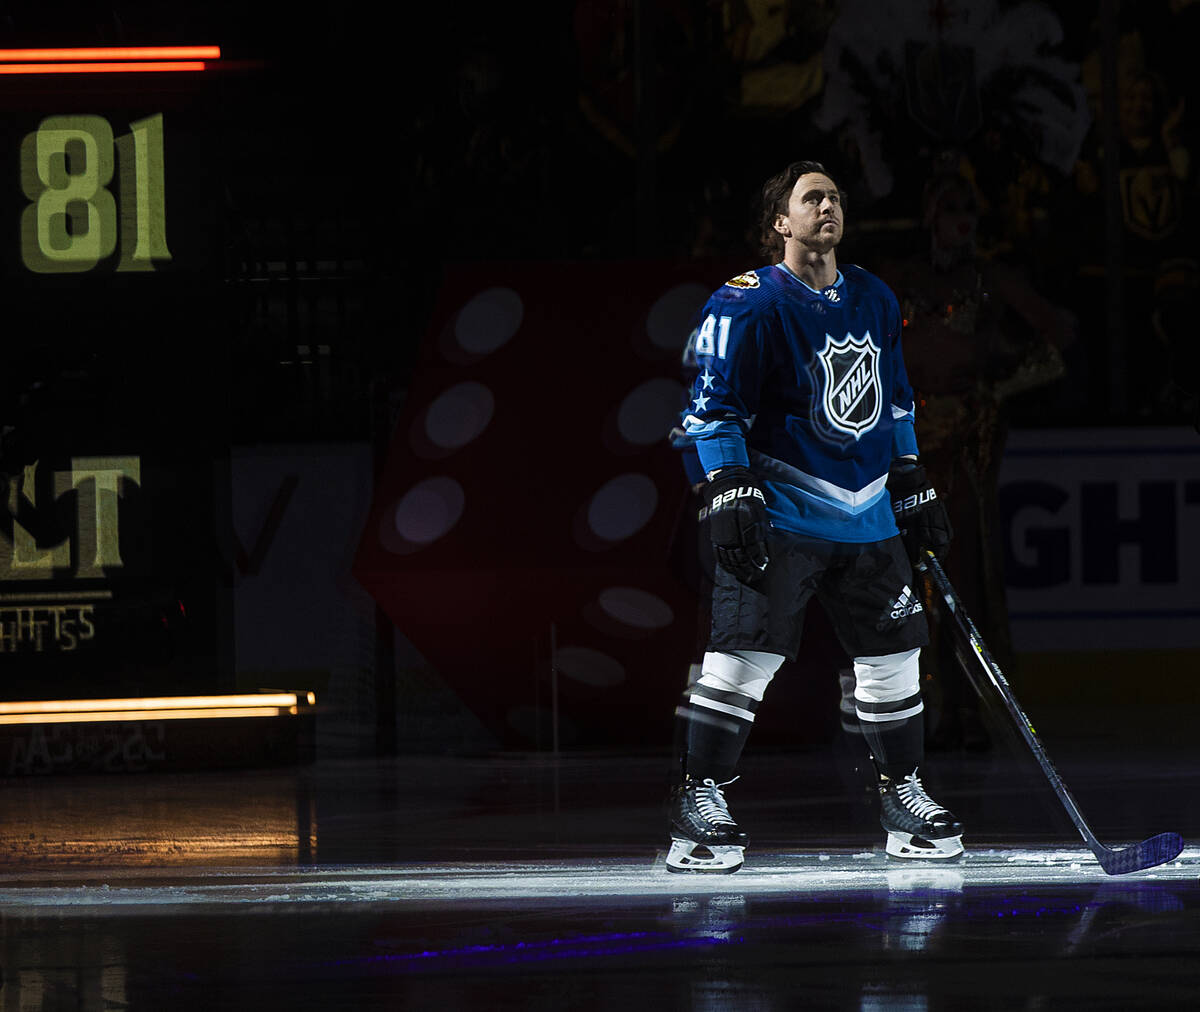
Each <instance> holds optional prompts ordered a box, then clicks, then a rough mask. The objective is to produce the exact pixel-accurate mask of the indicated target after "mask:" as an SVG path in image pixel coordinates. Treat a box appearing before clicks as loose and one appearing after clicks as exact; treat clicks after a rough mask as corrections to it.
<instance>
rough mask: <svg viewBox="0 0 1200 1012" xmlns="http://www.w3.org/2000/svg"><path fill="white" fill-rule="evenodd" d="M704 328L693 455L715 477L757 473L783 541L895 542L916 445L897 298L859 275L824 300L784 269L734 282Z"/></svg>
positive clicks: (708, 312)
mask: <svg viewBox="0 0 1200 1012" xmlns="http://www.w3.org/2000/svg"><path fill="white" fill-rule="evenodd" d="M703 317H704V319H703V322H702V323H701V325H700V328H699V330H698V332H697V333H696V335H695V345H696V361H697V365H698V367H699V369H700V372H699V375H698V376H697V377H696V380H695V383H694V385H693V387H692V401H691V403H690V405H689V406H688V408H687V410H686V411H685V412H684V414H683V426H682V428H683V432H684V437H683V439H682V440H681V443H682V444H683V445H687V444H694V446H695V449H696V451H697V453H698V454H699V457H700V462H701V463H702V464H703V466H704V469H705V471H707V472H710V473H711V472H712V471H715V470H717V469H718V468H721V467H728V466H730V465H734V464H740V465H746V466H749V467H750V468H751V470H752V471H754V472H755V474H757V475H758V477H759V478H760V479H761V480H762V481H763V483H764V488H765V490H766V493H767V512H768V516H769V518H770V521H771V524H772V525H773V526H775V527H778V528H781V529H783V530H788V531H794V532H796V533H799V534H805V535H809V536H812V537H816V538H821V539H824V540H829V541H844V542H868V541H881V540H883V539H885V538H888V537H891V536H892V535H894V534H895V533H896V522H895V519H894V518H893V516H892V509H891V502H890V500H889V497H888V495H887V490H886V487H885V485H886V482H887V475H888V469H889V467H890V465H891V462H892V460H893V459H894V458H895V457H898V456H901V455H904V454H916V452H917V442H916V436H915V433H914V429H913V422H914V404H913V392H912V387H911V386H910V385H909V382H908V375H907V373H906V371H905V368H904V360H903V357H902V355H901V351H900V332H901V328H902V320H901V317H900V307H899V305H898V304H897V302H896V297H895V295H893V294H892V292H891V290H890V289H889V288H888V287H887V286H886V285H885V284H884V283H883V282H882V281H880V280H879V279H878V278H876V277H875V276H874V275H873V274H870V273H868V272H867V271H865V270H863V269H862V268H861V267H856V266H853V265H850V264H847V265H845V266H843V267H842V268H841V269H840V271H839V272H838V277H837V280H836V282H835V283H834V284H833V285H830V286H829V287H828V288H825V289H823V290H821V291H816V290H815V289H812V288H810V287H809V286H808V285H806V284H805V283H804V282H803V281H801V280H800V279H799V278H798V277H796V276H795V275H794V274H793V273H792V272H791V271H790V270H788V269H787V267H785V266H784V265H782V264H777V265H775V266H772V267H763V268H759V269H758V270H755V271H750V272H748V273H746V274H742V275H739V276H738V277H736V278H733V279H732V280H730V281H728V282H726V283H725V284H724V285H723V286H722V287H721V288H719V289H718V290H717V291H716V292H715V293H714V294H713V295H712V297H711V298H710V299H709V300H708V303H707V304H706V305H705V307H704V312H703Z"/></svg>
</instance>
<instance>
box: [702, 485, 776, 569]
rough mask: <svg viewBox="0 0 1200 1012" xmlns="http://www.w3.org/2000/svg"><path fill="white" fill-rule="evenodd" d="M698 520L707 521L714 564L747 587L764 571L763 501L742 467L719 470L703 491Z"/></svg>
mask: <svg viewBox="0 0 1200 1012" xmlns="http://www.w3.org/2000/svg"><path fill="white" fill-rule="evenodd" d="M700 494H701V495H703V496H706V497H707V501H706V503H705V505H704V507H703V509H701V511H700V519H701V520H703V519H704V518H705V516H707V517H708V523H709V534H710V536H711V537H712V544H713V554H714V555H715V556H716V557H717V562H718V563H720V565H722V566H724V567H725V568H726V569H727V570H728V571H729V572H730V573H732V574H733V575H734V576H735V577H736V578H737V579H738V580H739V581H740V582H741V583H751V582H752V581H754V580H756V579H758V578H759V577H761V576H762V574H763V570H765V569H766V568H767V528H768V527H769V526H770V525H769V524H768V522H767V499H766V496H764V495H763V490H762V486H761V485H759V483H758V479H757V478H755V477H754V475H753V474H751V473H750V471H749V469H748V468H745V467H723V468H721V470H719V471H717V472H716V473H715V474H714V475H713V476H712V478H711V480H710V481H709V483H708V487H707V488H703V489H701V490H700Z"/></svg>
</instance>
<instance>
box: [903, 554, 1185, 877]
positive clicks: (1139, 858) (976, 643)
mask: <svg viewBox="0 0 1200 1012" xmlns="http://www.w3.org/2000/svg"><path fill="white" fill-rule="evenodd" d="M926 555H927V557H928V558H927V560H926V564H925V566H924V567H921V568H924V569H925V570H926V571H927V572H928V573H929V575H930V577H932V579H933V582H934V584H935V585H936V587H937V589H938V590H939V591H940V592H941V595H942V597H943V598H945V600H946V606H947V607H948V608H949V610H950V614H952V615H953V616H954V621H955V624H956V625H957V627H958V631H959V632H960V633H961V634H962V636H963V637H964V638H965V639H966V641H967V644H968V645H969V646H970V649H971V653H973V654H974V655H975V659H976V660H978V661H979V663H980V665H981V666H982V667H983V670H984V673H985V674H986V675H987V677H988V680H989V681H990V682H991V684H992V685H993V686H994V687H995V689H996V691H997V692H998V693H999V694H1000V698H1001V699H1002V700H1004V705H1005V707H1007V709H1008V712H1009V715H1010V716H1011V717H1012V719H1013V721H1014V723H1016V725H1017V730H1018V731H1020V732H1021V735H1022V737H1023V738H1024V739H1025V743H1026V744H1027V745H1028V746H1029V748H1030V750H1031V751H1032V752H1033V756H1034V758H1035V759H1037V761H1038V765H1039V766H1041V767H1042V772H1043V773H1045V774H1046V778H1047V779H1048V780H1049V781H1050V786H1051V787H1053V788H1054V793H1055V794H1057V795H1058V800H1059V801H1061V802H1062V804H1063V807H1064V808H1065V809H1066V810H1067V814H1068V815H1069V816H1070V817H1071V821H1072V822H1073V823H1075V828H1076V829H1078V830H1079V835H1080V836H1082V837H1083V842H1084V843H1086V844H1087V845H1088V849H1089V850H1091V852H1092V853H1093V854H1095V855H1096V860H1097V861H1099V862H1100V867H1101V868H1103V869H1104V870H1105V871H1106V872H1108V874H1109V875H1127V874H1128V873H1129V872H1132V871H1141V870H1143V869H1144V868H1153V867H1154V866H1155V865H1159V864H1166V863H1167V862H1168V861H1173V860H1174V859H1175V858H1176V857H1178V856H1179V852H1180V851H1182V850H1183V837H1182V836H1180V835H1179V834H1178V833H1159V834H1158V836H1152V837H1150V839H1149V840H1143V841H1142V842H1141V843H1138V844H1135V845H1134V846H1132V847H1125V848H1124V849H1123V850H1111V849H1110V848H1108V847H1106V846H1104V844H1102V843H1101V842H1100V841H1099V840H1097V839H1096V834H1095V833H1093V832H1092V830H1091V827H1089V826H1088V824H1087V822H1086V821H1085V820H1084V818H1083V815H1082V814H1081V813H1080V811H1079V806H1078V805H1077V804H1075V799H1074V798H1073V797H1071V792H1070V791H1069V790H1067V785H1066V784H1064V783H1063V781H1062V777H1060V776H1059V775H1058V770H1056V769H1055V768H1054V764H1053V763H1052V762H1051V761H1050V757H1049V756H1048V755H1046V750H1045V748H1043V747H1042V743H1041V741H1040V740H1039V738H1038V736H1037V732H1036V731H1035V730H1034V729H1033V725H1032V724H1031V723H1030V722H1029V718H1028V717H1026V716H1025V713H1024V711H1023V710H1022V709H1021V707H1020V705H1019V704H1018V703H1017V699H1016V697H1015V696H1014V695H1013V691H1012V688H1011V687H1010V686H1009V684H1008V680H1007V679H1006V678H1005V677H1004V673H1003V672H1002V671H1001V670H1000V665H999V664H997V663H996V660H995V658H994V657H992V655H991V653H990V652H989V651H988V648H987V645H986V644H985V643H984V642H983V638H982V637H981V636H980V635H979V631H978V630H977V629H976V628H975V623H974V622H972V621H971V616H970V615H968V614H967V613H966V611H965V610H964V608H963V606H962V602H961V601H960V600H959V599H958V594H956V593H955V591H954V586H953V585H952V584H951V583H950V580H949V579H948V578H947V577H946V573H945V570H943V569H942V566H941V563H939V562H938V560H937V559H936V558H935V557H934V555H933V553H932V552H926Z"/></svg>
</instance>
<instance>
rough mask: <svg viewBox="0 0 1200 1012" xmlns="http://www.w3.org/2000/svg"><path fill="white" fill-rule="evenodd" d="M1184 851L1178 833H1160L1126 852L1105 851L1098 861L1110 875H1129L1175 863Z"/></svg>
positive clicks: (1125, 850) (1098, 855) (1097, 856)
mask: <svg viewBox="0 0 1200 1012" xmlns="http://www.w3.org/2000/svg"><path fill="white" fill-rule="evenodd" d="M1182 850H1183V837H1182V836H1180V835H1179V834H1178V833H1159V834H1158V836H1152V837H1150V839H1149V840H1143V841H1142V842H1141V843H1138V844H1135V845H1134V846H1132V847H1126V848H1125V849H1124V850H1103V851H1101V852H1100V853H1098V854H1097V855H1096V860H1098V861H1099V862H1100V867H1101V868H1103V869H1104V870H1105V871H1106V872H1108V874H1110V875H1128V874H1129V873H1130V872H1134V871H1142V870H1143V869H1145V868H1153V867H1155V866H1156V865H1160V864H1166V863H1167V862H1168V861H1174V860H1175V858H1177V857H1178V856H1179V854H1180V852H1181V851H1182Z"/></svg>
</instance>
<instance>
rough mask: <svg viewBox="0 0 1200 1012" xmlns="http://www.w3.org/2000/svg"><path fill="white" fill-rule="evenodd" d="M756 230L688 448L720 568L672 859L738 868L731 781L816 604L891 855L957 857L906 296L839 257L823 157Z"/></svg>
mask: <svg viewBox="0 0 1200 1012" xmlns="http://www.w3.org/2000/svg"><path fill="white" fill-rule="evenodd" d="M762 224H763V231H762V240H763V252H764V254H766V255H768V256H769V257H770V259H771V260H772V264H771V266H768V267H761V268H759V269H757V270H754V271H749V272H747V273H745V274H741V275H738V276H737V277H735V278H732V279H731V280H730V281H728V282H726V283H725V285H724V286H722V287H721V288H720V289H718V290H717V291H716V292H715V293H714V294H713V296H712V297H711V298H710V299H709V301H708V303H707V305H706V306H705V309H704V319H703V322H702V324H701V325H700V328H699V331H698V333H697V335H696V338H695V344H696V358H697V365H698V367H699V369H700V372H699V375H698V376H697V377H696V381H695V383H694V385H693V388H692V390H693V399H692V402H691V404H690V406H689V408H688V410H687V411H686V412H685V413H684V418H683V425H682V430H683V435H682V437H681V438H680V439H679V442H680V443H681V444H682V445H684V446H689V447H694V448H695V451H696V452H697V454H698V455H699V459H700V462H701V464H702V465H703V468H704V471H705V474H706V478H707V488H705V489H702V491H701V494H702V497H703V501H704V502H705V504H706V505H705V507H704V509H703V510H702V515H703V517H704V519H706V520H707V523H708V525H709V530H710V534H711V538H712V545H713V552H714V555H715V557H716V560H717V563H718V565H717V567H716V574H715V586H714V589H713V601H712V611H713V620H712V633H711V637H710V640H709V645H708V651H707V652H706V653H705V655H704V661H703V665H702V671H701V675H700V677H699V679H698V680H697V681H695V682H694V683H693V684H692V685H690V686H689V687H688V688H687V689H686V690H685V692H684V698H683V700H682V702H681V704H680V706H679V708H678V710H677V711H676V713H677V717H678V720H679V722H680V728H679V730H680V734H679V741H680V756H679V759H680V780H679V783H678V785H677V786H676V788H675V789H674V790H673V792H672V798H671V815H670V832H671V838H672V843H671V849H670V852H669V854H668V857H667V867H668V869H669V870H671V871H701V872H729V871H736V870H737V869H738V868H740V867H741V865H742V861H743V852H744V848H745V846H746V842H747V837H746V834H744V833H743V832H742V831H741V829H740V828H739V827H738V825H737V823H736V822H735V821H734V819H733V817H732V815H731V814H730V812H729V807H728V804H727V803H726V801H725V795H724V790H723V788H724V787H725V786H727V785H728V784H729V783H730V782H732V780H733V779H734V770H735V768H736V765H737V762H738V759H739V758H740V756H741V753H742V749H743V747H744V745H745V743H746V739H747V737H748V735H749V733H750V729H751V727H752V726H753V723H754V715H755V712H756V711H757V709H758V706H759V703H760V702H761V701H762V698H763V695H764V693H765V691H766V688H767V685H768V684H769V683H770V681H771V679H772V677H774V674H775V672H776V671H777V670H778V669H779V667H780V665H781V664H782V663H783V661H784V659H785V658H790V659H795V657H796V654H797V651H798V648H799V646H800V633H801V627H802V624H803V616H804V609H805V606H806V605H807V603H808V601H809V599H810V598H811V597H813V596H814V595H815V596H816V597H817V599H818V600H819V601H820V602H821V604H822V605H823V606H824V608H825V610H826V612H827V613H828V615H829V618H830V620H831V622H832V624H833V627H834V629H835V631H836V633H837V636H838V639H839V640H840V642H841V644H842V646H843V647H844V648H845V650H846V652H847V653H848V654H849V655H850V656H851V657H852V658H853V659H854V674H855V690H854V699H855V708H856V711H857V716H858V720H859V722H860V724H861V726H862V730H863V736H864V738H865V740H866V741H867V743H868V745H869V746H870V749H871V755H872V759H873V761H874V764H875V768H876V770H877V772H878V776H879V794H880V800H881V809H882V810H881V822H882V825H883V828H884V829H885V831H886V833H887V842H886V850H887V853H888V854H889V855H891V856H893V857H898V858H932V859H947V858H953V857H957V856H958V855H959V854H961V853H962V843H961V836H962V825H961V824H960V823H959V822H958V820H957V819H955V817H954V816H953V815H952V814H951V813H950V812H949V811H947V810H946V809H945V808H944V807H943V806H941V805H940V804H938V803H937V802H935V801H934V800H933V799H932V798H930V797H929V795H928V794H927V793H926V791H925V789H924V787H923V785H922V782H921V778H920V775H919V768H920V765H921V762H922V760H923V758H924V732H923V723H922V716H921V714H922V709H923V706H922V701H921V690H920V680H919V674H918V657H919V655H920V650H921V647H922V646H924V645H925V644H926V643H927V642H928V633H927V629H926V624H925V614H924V610H923V606H922V604H921V597H920V594H919V593H917V592H916V591H914V589H913V587H914V583H915V581H914V579H913V575H912V563H913V562H916V561H918V560H920V559H923V558H924V557H925V556H924V552H925V551H926V550H927V549H929V550H932V551H934V552H935V554H939V555H941V554H944V553H945V550H946V547H947V546H948V544H949V541H950V526H949V522H948V520H947V518H946V513H945V510H944V509H943V507H942V504H941V501H940V500H939V499H938V498H937V494H936V492H935V491H934V490H933V489H932V488H931V487H930V485H929V482H928V480H927V479H926V477H925V472H924V469H923V468H922V467H921V465H920V463H919V462H918V456H917V441H916V436H915V432H914V404H913V393H912V388H911V387H910V385H909V382H908V377H907V375H906V372H905V368H904V361H903V358H902V357H901V352H900V331H901V325H902V322H901V318H900V309H899V305H898V304H897V301H896V297H895V296H894V295H893V294H892V292H891V291H890V290H889V289H888V288H887V286H886V285H884V284H883V282H881V281H880V280H879V279H878V278H876V277H875V276H874V275H872V274H869V273H868V272H867V271H865V270H863V269H862V268H861V267H856V266H853V265H850V264H845V265H842V266H841V267H840V268H839V266H838V262H837V257H836V250H837V246H838V244H839V243H840V242H841V239H842V229H843V210H842V195H841V192H840V191H839V189H838V187H837V185H836V184H835V183H834V181H833V179H831V178H830V176H829V174H828V173H827V172H826V171H825V169H824V168H823V166H822V165H821V164H820V163H819V162H794V163H793V164H791V165H789V166H788V167H787V169H785V170H784V171H783V172H781V173H779V174H778V175H776V176H774V177H772V178H771V179H770V180H768V181H767V183H766V184H765V186H764V187H763V219H762ZM889 493H890V494H889Z"/></svg>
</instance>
